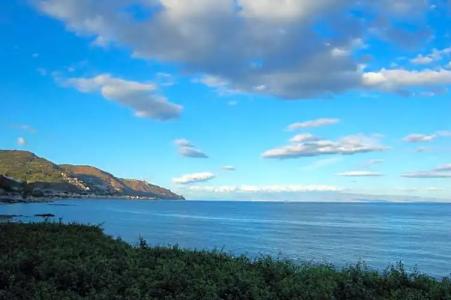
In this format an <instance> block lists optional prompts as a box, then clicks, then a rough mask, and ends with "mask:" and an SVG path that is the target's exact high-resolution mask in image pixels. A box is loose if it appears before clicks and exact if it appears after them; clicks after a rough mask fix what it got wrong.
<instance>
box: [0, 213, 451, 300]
mask: <svg viewBox="0 0 451 300" xmlns="http://www.w3.org/2000/svg"><path fill="white" fill-rule="evenodd" d="M0 299H451V281H450V279H449V278H444V279H442V280H437V279H434V278H431V277H429V276H427V275H422V274H419V273H413V274H409V273H407V272H406V271H405V270H404V269H403V267H402V265H398V266H394V267H390V268H388V269H387V270H386V271H385V272H381V273H378V272H375V271H372V270H369V269H368V268H366V267H365V266H364V265H363V264H357V265H355V266H351V267H347V268H344V269H336V268H335V267H333V266H331V265H312V264H301V265H298V264H294V263H292V262H290V261H284V260H277V259H272V258H270V257H262V258H259V259H255V260H252V259H249V258H247V257H244V256H242V257H233V256H231V255H228V254H226V253H223V252H220V251H191V250H184V249H179V248H177V247H173V248H166V247H149V246H148V245H147V244H146V243H145V242H144V241H140V242H139V244H138V245H136V246H131V245H129V244H127V243H125V242H123V241H121V240H116V239H113V238H111V237H109V236H107V235H105V234H103V232H102V230H101V229H100V228H99V227H96V226H86V225H77V224H70V225H63V224H58V223H48V222H44V223H35V224H20V223H6V224H0Z"/></svg>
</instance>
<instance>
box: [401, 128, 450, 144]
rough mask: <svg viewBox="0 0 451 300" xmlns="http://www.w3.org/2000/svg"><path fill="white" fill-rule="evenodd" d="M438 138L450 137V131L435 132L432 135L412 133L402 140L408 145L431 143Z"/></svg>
mask: <svg viewBox="0 0 451 300" xmlns="http://www.w3.org/2000/svg"><path fill="white" fill-rule="evenodd" d="M440 137H451V131H446V130H442V131H437V132H435V133H432V134H422V133H412V134H409V135H407V136H406V137H404V138H403V140H404V141H405V142H408V143H421V142H431V141H433V140H435V139H437V138H440Z"/></svg>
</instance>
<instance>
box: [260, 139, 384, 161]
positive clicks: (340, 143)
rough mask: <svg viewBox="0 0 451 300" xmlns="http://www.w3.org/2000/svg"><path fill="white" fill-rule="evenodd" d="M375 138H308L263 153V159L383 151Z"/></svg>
mask: <svg viewBox="0 0 451 300" xmlns="http://www.w3.org/2000/svg"><path fill="white" fill-rule="evenodd" d="M385 149H386V147H384V146H382V145H381V144H380V143H379V138H378V137H376V136H366V135H361V134H360V135H350V136H345V137H342V138H340V139H338V140H336V141H332V140H326V139H319V138H318V139H315V140H312V139H311V138H309V139H308V140H307V141H305V140H304V141H301V142H296V140H295V141H291V143H290V144H288V145H286V146H282V147H278V148H273V149H270V150H267V151H265V152H264V153H263V154H262V156H263V157H264V158H279V159H285V158H297V157H306V156H319V155H330V154H341V155H351V154H357V153H367V152H377V151H384V150H385Z"/></svg>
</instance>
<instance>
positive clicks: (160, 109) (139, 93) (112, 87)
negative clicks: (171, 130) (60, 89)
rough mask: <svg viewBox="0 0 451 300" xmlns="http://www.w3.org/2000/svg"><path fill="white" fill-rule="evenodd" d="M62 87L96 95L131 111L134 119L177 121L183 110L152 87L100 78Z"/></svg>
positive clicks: (66, 82)
mask: <svg viewBox="0 0 451 300" xmlns="http://www.w3.org/2000/svg"><path fill="white" fill-rule="evenodd" d="M63 84H64V85H66V86H71V87H74V88H76V89H77V90H79V91H80V92H83V93H94V92H99V93H100V94H101V95H102V96H103V97H104V98H105V99H107V100H111V101H116V102H118V103H120V104H122V105H124V106H127V107H130V108H131V109H133V111H134V112H135V115H136V116H137V117H146V118H151V119H156V120H169V119H173V118H178V117H179V115H180V113H181V111H182V107H181V106H180V105H177V104H174V103H171V102H169V101H168V100H167V99H166V98H165V97H164V96H161V95H160V94H159V93H158V91H157V86H156V85H155V84H153V83H141V82H137V81H129V80H124V79H121V78H116V77H113V76H111V75H109V74H100V75H97V76H94V77H88V78H83V77H79V78H69V79H65V80H63Z"/></svg>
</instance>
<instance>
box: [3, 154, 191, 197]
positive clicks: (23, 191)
mask: <svg viewBox="0 0 451 300" xmlns="http://www.w3.org/2000/svg"><path fill="white" fill-rule="evenodd" d="M0 176H2V177H1V181H0V196H5V195H6V196H11V195H12V196H17V195H21V196H22V197H28V196H30V195H31V196H35V197H45V196H48V197H53V196H55V197H56V196H90V195H95V196H114V197H144V198H155V199H183V197H182V196H180V195H177V194H175V193H173V192H171V191H170V190H168V189H165V188H162V187H159V186H156V185H152V184H150V183H147V182H145V181H140V180H133V179H121V178H117V177H115V176H114V175H112V174H110V173H108V172H105V171H103V170H100V169H98V168H96V167H92V166H77V165H68V164H63V165H56V164H54V163H52V162H50V161H48V160H46V159H44V158H41V157H38V156H36V155H35V154H33V153H31V152H28V151H17V150H0Z"/></svg>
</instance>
